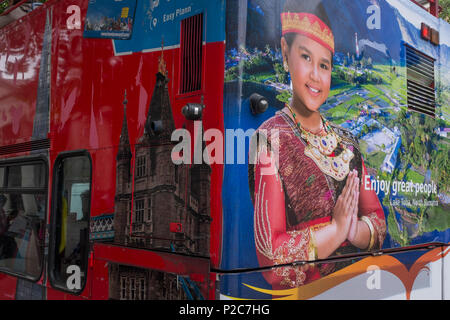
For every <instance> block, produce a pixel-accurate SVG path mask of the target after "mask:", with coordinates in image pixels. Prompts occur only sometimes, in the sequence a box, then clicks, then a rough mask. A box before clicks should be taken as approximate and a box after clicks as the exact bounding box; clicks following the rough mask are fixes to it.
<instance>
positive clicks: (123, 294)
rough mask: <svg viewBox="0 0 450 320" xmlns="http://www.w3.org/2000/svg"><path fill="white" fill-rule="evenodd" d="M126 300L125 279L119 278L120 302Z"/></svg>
mask: <svg viewBox="0 0 450 320" xmlns="http://www.w3.org/2000/svg"><path fill="white" fill-rule="evenodd" d="M126 299H127V279H126V278H125V277H120V300H126Z"/></svg>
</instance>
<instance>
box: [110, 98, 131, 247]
mask: <svg viewBox="0 0 450 320" xmlns="http://www.w3.org/2000/svg"><path fill="white" fill-rule="evenodd" d="M127 104H128V100H127V92H126V91H125V95H124V101H123V122H122V131H121V133H120V140H119V148H118V152H117V157H116V160H117V164H116V170H117V172H116V196H115V210H114V211H115V216H114V241H115V242H116V243H120V244H126V236H127V230H126V229H127V228H126V226H127V223H128V213H129V211H130V204H131V158H132V153H131V146H130V138H129V134H128V124H127Z"/></svg>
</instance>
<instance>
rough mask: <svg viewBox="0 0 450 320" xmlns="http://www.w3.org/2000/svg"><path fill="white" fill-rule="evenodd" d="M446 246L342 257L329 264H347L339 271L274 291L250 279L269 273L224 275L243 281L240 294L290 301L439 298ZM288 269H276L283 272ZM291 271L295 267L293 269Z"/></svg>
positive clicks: (226, 295)
mask: <svg viewBox="0 0 450 320" xmlns="http://www.w3.org/2000/svg"><path fill="white" fill-rule="evenodd" d="M442 255H443V248H442V247H437V248H434V249H430V250H413V251H408V252H404V253H397V254H390V255H382V256H373V257H365V258H360V259H348V260H347V259H341V260H340V261H339V262H334V263H333V262H330V263H327V264H328V265H330V264H336V265H341V267H342V265H346V266H347V267H344V268H343V269H340V270H339V271H338V272H335V273H333V274H330V275H328V276H326V277H323V278H320V279H318V280H316V281H314V282H311V283H309V284H307V285H304V286H301V287H298V288H288V289H283V290H272V289H270V288H268V287H259V286H252V285H249V284H248V279H251V278H254V279H257V278H258V277H263V278H266V279H269V278H270V276H269V272H270V271H268V272H261V273H252V274H251V275H250V277H249V278H246V279H244V278H242V277H241V276H239V275H233V276H225V277H224V278H225V279H227V278H228V279H227V280H228V281H241V284H242V291H241V293H240V297H245V298H249V297H252V298H257V299H275V300H277V299H287V300H305V299H312V300H335V299H339V300H341V299H342V300H346V299H349V300H380V299H386V300H406V299H408V300H409V299H411V300H440V299H442V297H443V292H444V291H443V290H445V288H444V287H443V282H442V281H443V274H442V272H443V269H442V268H443V267H444V259H442ZM311 267H321V265H320V264H317V263H314V264H309V265H303V266H297V267H294V268H298V269H299V270H300V268H302V269H303V270H306V269H308V268H311ZM289 268H292V267H287V268H284V269H283V268H278V269H279V271H277V268H274V269H273V272H278V273H279V274H281V273H282V272H283V271H284V272H286V271H287V270H288V269H289ZM291 270H292V269H291ZM234 298H236V297H235V296H233V295H232V293H231V292H228V293H227V292H224V291H222V293H221V299H234Z"/></svg>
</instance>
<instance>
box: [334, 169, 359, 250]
mask: <svg viewBox="0 0 450 320" xmlns="http://www.w3.org/2000/svg"><path fill="white" fill-rule="evenodd" d="M358 200H359V178H358V171H356V170H352V171H351V172H350V173H349V174H348V177H347V182H346V184H345V186H344V189H343V190H342V193H341V195H340V196H339V197H338V199H337V201H336V205H335V207H334V210H333V217H332V224H334V225H335V227H336V231H337V237H338V239H339V241H340V242H341V243H342V242H344V241H345V240H346V239H348V240H349V241H350V242H351V241H352V240H353V239H354V238H355V236H356V233H357V229H358Z"/></svg>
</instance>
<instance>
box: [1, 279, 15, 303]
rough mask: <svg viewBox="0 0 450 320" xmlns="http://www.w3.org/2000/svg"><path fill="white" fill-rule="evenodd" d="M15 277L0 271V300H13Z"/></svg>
mask: <svg viewBox="0 0 450 320" xmlns="http://www.w3.org/2000/svg"><path fill="white" fill-rule="evenodd" d="M16 286H17V278H16V277H13V276H9V275H7V274H4V273H0V300H14V298H15V296H16Z"/></svg>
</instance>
